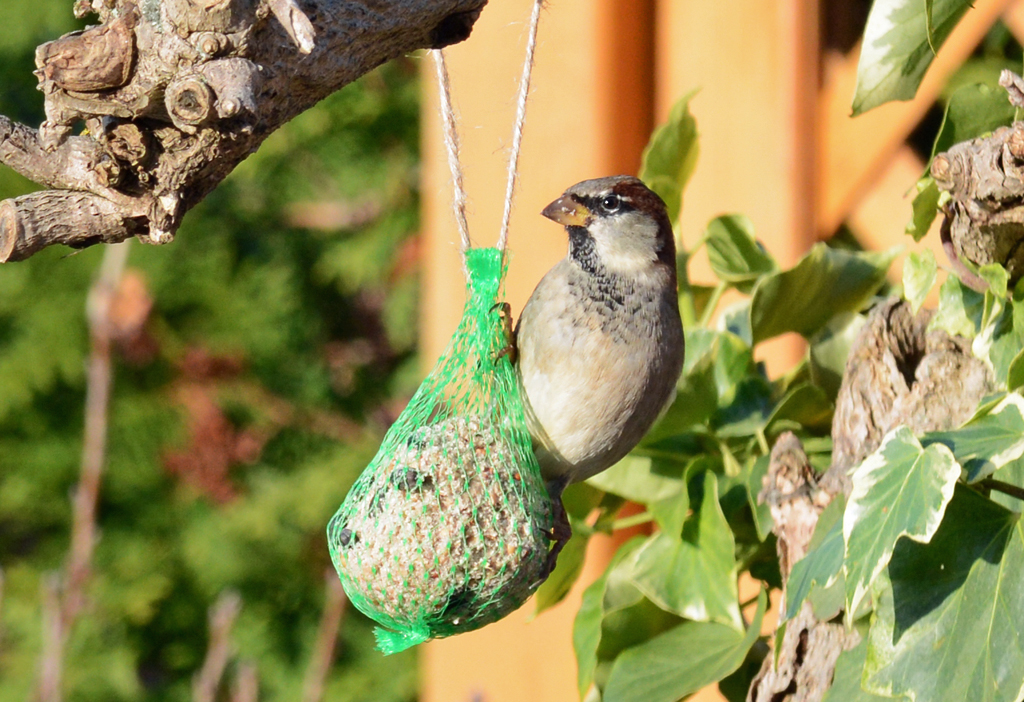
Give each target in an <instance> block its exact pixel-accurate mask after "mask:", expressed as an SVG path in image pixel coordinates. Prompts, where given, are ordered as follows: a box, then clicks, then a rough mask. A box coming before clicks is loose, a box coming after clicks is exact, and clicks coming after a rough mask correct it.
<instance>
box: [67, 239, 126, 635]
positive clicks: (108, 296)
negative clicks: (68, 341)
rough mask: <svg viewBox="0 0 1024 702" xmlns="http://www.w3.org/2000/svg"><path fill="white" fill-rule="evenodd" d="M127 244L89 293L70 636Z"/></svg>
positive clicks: (101, 447) (92, 531) (95, 490)
mask: <svg viewBox="0 0 1024 702" xmlns="http://www.w3.org/2000/svg"><path fill="white" fill-rule="evenodd" d="M128 251H129V248H128V244H127V243H124V244H115V245H112V246H108V247H107V248H106V250H105V251H104V254H103V262H102V263H101V264H100V272H99V275H98V276H97V278H96V282H95V283H93V286H92V289H91V290H90V291H89V297H88V299H87V301H86V316H87V317H88V320H89V336H90V339H91V342H92V350H91V352H90V355H89V369H88V375H87V380H86V389H85V437H84V440H83V445H82V469H81V477H80V478H79V481H78V487H77V488H76V489H75V495H74V502H73V506H72V522H71V552H70V554H69V557H68V563H67V573H66V577H65V585H64V598H63V604H62V607H61V625H62V627H61V628H62V630H63V633H64V635H65V636H67V634H68V632H69V631H70V630H71V626H72V625H73V624H74V621H75V619H76V618H77V617H78V613H79V612H80V611H81V609H82V606H83V604H84V601H85V594H84V593H85V585H86V582H87V581H88V579H89V574H90V570H91V566H92V554H93V550H94V548H95V546H96V503H97V501H98V500H99V492H100V478H101V477H102V475H103V464H104V461H105V459H106V448H107V424H108V409H109V405H110V390H111V384H112V373H111V361H110V349H111V321H110V309H111V304H112V302H113V299H114V295H115V294H116V291H117V286H118V284H119V283H120V281H121V276H122V274H123V273H124V266H125V262H126V261H127V260H128Z"/></svg>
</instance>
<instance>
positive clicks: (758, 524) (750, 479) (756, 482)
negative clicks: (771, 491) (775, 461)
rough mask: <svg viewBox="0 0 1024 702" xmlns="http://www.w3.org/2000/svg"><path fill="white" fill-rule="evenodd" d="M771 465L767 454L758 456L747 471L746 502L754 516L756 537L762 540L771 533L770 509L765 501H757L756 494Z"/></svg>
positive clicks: (759, 490) (759, 491)
mask: <svg viewBox="0 0 1024 702" xmlns="http://www.w3.org/2000/svg"><path fill="white" fill-rule="evenodd" d="M770 465H771V458H770V457H769V456H758V457H757V459H756V460H755V461H754V463H753V465H752V466H751V467H750V472H748V473H747V479H746V484H747V503H748V504H749V505H750V513H751V514H752V515H753V517H754V528H755V529H756V530H757V538H758V540H759V541H764V540H765V539H767V538H768V535H769V534H771V533H772V526H773V525H774V521H773V520H772V510H771V507H770V506H768V504H767V503H764V502H759V501H758V499H757V496H758V495H759V494H760V493H761V487H762V485H763V482H764V476H766V475H767V474H768V468H769V466H770Z"/></svg>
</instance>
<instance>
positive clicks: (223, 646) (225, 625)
mask: <svg viewBox="0 0 1024 702" xmlns="http://www.w3.org/2000/svg"><path fill="white" fill-rule="evenodd" d="M241 609H242V598H241V597H239V596H238V593H236V592H231V591H228V592H225V593H222V594H221V596H220V597H218V598H217V602H216V603H214V605H213V607H211V608H210V644H209V647H208V648H207V649H206V659H205V660H203V667H202V668H200V670H199V673H198V674H196V677H195V679H194V681H193V683H192V700H193V702H214V700H215V699H216V698H217V689H218V688H219V687H220V681H221V678H223V677H224V669H225V668H226V667H227V664H228V659H229V658H230V657H231V628H232V627H233V626H234V625H235V619H236V618H237V617H238V613H239V611H240V610H241Z"/></svg>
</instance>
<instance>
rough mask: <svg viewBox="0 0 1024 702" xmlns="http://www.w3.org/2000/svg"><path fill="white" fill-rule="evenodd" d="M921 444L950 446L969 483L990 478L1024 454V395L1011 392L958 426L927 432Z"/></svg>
mask: <svg viewBox="0 0 1024 702" xmlns="http://www.w3.org/2000/svg"><path fill="white" fill-rule="evenodd" d="M921 443H922V444H924V445H926V446H927V445H929V444H934V443H940V444H943V445H944V446H946V447H947V448H949V449H950V450H951V451H952V452H953V457H954V458H955V459H956V461H957V462H958V463H959V464H960V465H961V466H963V469H964V471H965V472H966V474H967V482H968V483H974V482H977V481H978V480H981V479H982V478H987V477H988V476H990V475H992V473H994V472H995V471H996V470H998V469H999V468H1002V467H1003V466H1005V465H1007V464H1009V463H1011V462H1013V461H1016V460H1017V459H1018V458H1020V457H1021V456H1024V397H1021V396H1020V395H1018V394H1017V393H1010V394H1009V395H1007V396H1006V398H1005V399H1004V400H1003V401H1002V402H1000V403H999V404H998V405H996V406H995V407H994V408H993V409H992V410H991V411H990V412H989V413H988V414H985V415H982V416H981V417H975V418H974V419H971V420H970V421H969V422H968V423H967V424H965V425H964V426H962V427H960V428H959V429H954V430H952V431H933V432H928V433H927V434H925V435H924V437H923V438H922V439H921Z"/></svg>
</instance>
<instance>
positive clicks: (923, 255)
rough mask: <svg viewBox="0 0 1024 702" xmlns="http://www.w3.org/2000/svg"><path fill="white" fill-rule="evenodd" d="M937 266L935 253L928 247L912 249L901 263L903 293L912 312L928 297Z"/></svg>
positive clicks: (933, 282) (915, 312)
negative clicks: (922, 249) (918, 249)
mask: <svg viewBox="0 0 1024 702" xmlns="http://www.w3.org/2000/svg"><path fill="white" fill-rule="evenodd" d="M938 270H939V267H938V264H937V263H936V262H935V254H933V253H932V252H931V250H930V249H925V250H924V251H912V252H911V253H910V254H909V255H908V256H907V260H906V262H904V264H903V294H904V295H905V296H906V298H907V300H908V301H909V302H910V306H911V308H912V309H913V310H914V314H917V311H918V310H919V309H921V305H923V304H924V299H925V298H926V297H928V293H929V292H930V291H931V289H932V286H933V285H935V276H936V274H937V273H938Z"/></svg>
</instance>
